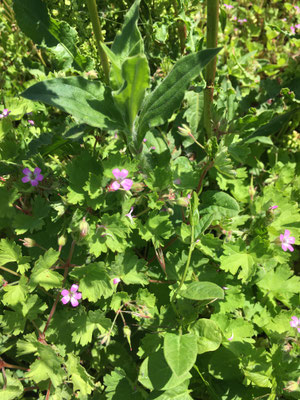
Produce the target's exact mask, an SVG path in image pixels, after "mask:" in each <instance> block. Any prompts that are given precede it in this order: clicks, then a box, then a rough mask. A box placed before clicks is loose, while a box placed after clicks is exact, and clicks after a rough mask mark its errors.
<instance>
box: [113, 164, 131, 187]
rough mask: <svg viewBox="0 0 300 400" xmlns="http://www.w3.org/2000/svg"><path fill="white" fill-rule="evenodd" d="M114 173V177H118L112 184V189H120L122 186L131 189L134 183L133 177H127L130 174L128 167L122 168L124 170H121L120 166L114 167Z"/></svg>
mask: <svg viewBox="0 0 300 400" xmlns="http://www.w3.org/2000/svg"><path fill="white" fill-rule="evenodd" d="M112 173H113V175H114V177H115V178H116V179H117V180H116V181H114V182H113V183H112V184H111V185H110V189H111V190H113V191H116V190H119V189H120V187H121V186H122V187H123V189H125V190H130V189H131V186H132V184H133V181H132V180H131V179H125V178H126V176H127V175H128V171H127V169H122V171H120V170H119V168H114V169H113V170H112Z"/></svg>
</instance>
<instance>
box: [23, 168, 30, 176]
mask: <svg viewBox="0 0 300 400" xmlns="http://www.w3.org/2000/svg"><path fill="white" fill-rule="evenodd" d="M23 174H24V175H30V174H31V171H30V169H29V168H24V169H23Z"/></svg>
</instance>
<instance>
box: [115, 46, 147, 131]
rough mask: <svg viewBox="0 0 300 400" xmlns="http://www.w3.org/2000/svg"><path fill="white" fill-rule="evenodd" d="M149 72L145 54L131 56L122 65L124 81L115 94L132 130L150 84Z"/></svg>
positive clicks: (125, 119)
mask: <svg viewBox="0 0 300 400" xmlns="http://www.w3.org/2000/svg"><path fill="white" fill-rule="evenodd" d="M149 74H150V72H149V66H148V62H147V59H146V57H145V56H144V55H141V54H139V55H137V56H134V57H130V58H128V59H127V60H126V61H125V62H124V63H123V65H122V78H123V82H124V83H123V86H122V88H121V89H120V90H119V92H118V93H116V94H115V95H114V100H115V103H116V105H117V107H118V108H119V110H120V111H121V112H122V115H123V119H124V121H125V123H126V124H127V126H128V128H129V129H130V130H131V129H132V127H133V122H134V120H135V117H136V116H137V113H138V111H139V109H140V107H141V104H142V101H143V99H144V95H145V90H146V88H147V87H148V86H149Z"/></svg>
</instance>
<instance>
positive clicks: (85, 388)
mask: <svg viewBox="0 0 300 400" xmlns="http://www.w3.org/2000/svg"><path fill="white" fill-rule="evenodd" d="M66 366H67V371H68V375H70V377H71V382H72V383H73V391H74V392H75V391H77V390H79V392H80V394H81V396H86V395H87V394H90V393H91V392H92V390H93V388H94V385H93V377H92V376H91V375H89V374H88V373H87V372H86V370H85V368H84V367H83V366H82V365H80V360H79V358H78V357H76V356H75V355H74V354H72V353H69V354H68V360H67V361H66Z"/></svg>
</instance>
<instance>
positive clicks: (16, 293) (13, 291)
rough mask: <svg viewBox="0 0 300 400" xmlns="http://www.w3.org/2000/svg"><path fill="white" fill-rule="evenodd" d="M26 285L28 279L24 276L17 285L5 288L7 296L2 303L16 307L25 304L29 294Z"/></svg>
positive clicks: (5, 295)
mask: <svg viewBox="0 0 300 400" xmlns="http://www.w3.org/2000/svg"><path fill="white" fill-rule="evenodd" d="M26 285H27V278H26V277H25V276H22V277H21V278H20V280H19V283H18V284H17V285H13V286H6V287H4V288H3V289H4V291H5V294H4V296H3V299H2V302H3V303H4V304H5V305H7V306H15V305H16V304H18V303H22V302H25V300H26V297H27V293H28V288H27V287H26Z"/></svg>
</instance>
